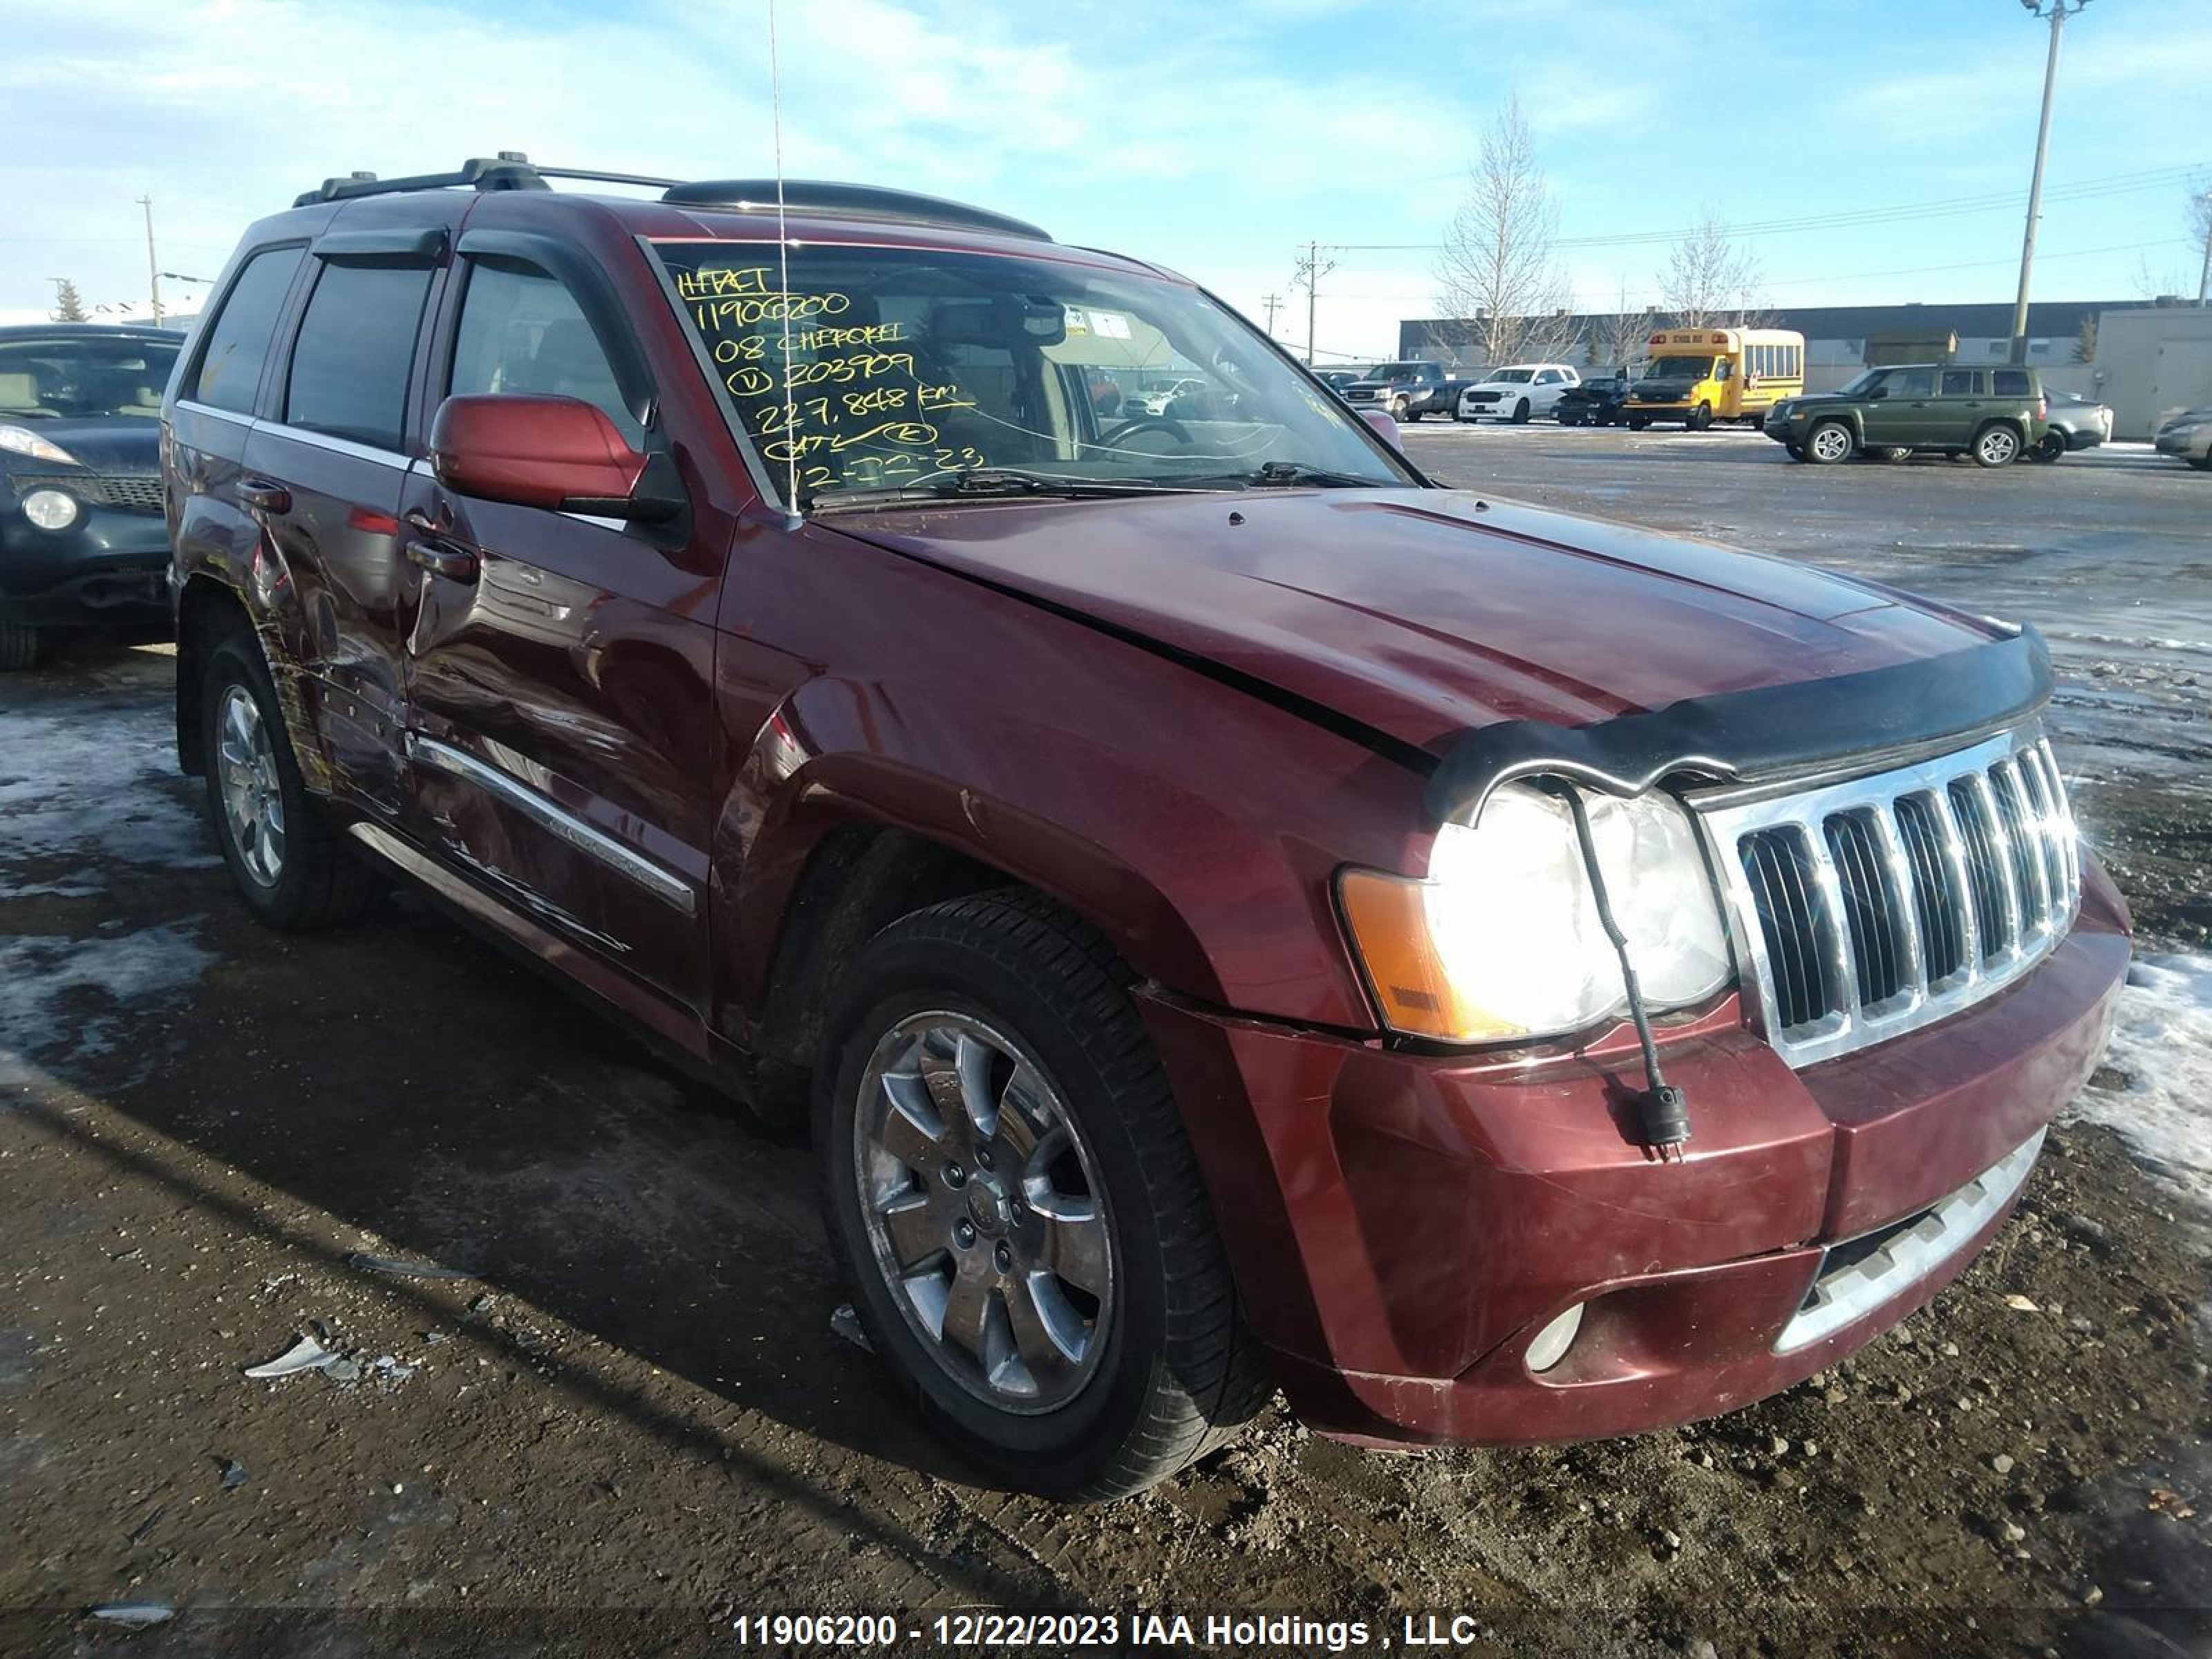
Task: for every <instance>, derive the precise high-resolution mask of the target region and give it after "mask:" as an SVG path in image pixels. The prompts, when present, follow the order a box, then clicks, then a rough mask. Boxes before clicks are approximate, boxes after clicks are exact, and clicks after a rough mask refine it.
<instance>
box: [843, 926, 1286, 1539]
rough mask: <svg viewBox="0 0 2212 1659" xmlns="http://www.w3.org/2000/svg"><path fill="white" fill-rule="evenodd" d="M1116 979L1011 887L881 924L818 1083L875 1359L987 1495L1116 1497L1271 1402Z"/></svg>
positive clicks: (1077, 933) (849, 1255)
mask: <svg viewBox="0 0 2212 1659" xmlns="http://www.w3.org/2000/svg"><path fill="white" fill-rule="evenodd" d="M1129 981H1130V975H1129V973H1128V971H1127V969H1126V968H1124V967H1123V966H1122V965H1121V962H1120V960H1119V958H1118V957H1115V954H1114V952H1113V951H1112V950H1111V948H1110V947H1109V946H1108V945H1107V944H1106V942H1105V941H1104V940H1103V939H1102V938H1101V937H1100V936H1099V935H1098V934H1097V932H1096V931H1095V930H1093V929H1091V927H1088V926H1086V925H1085V924H1084V923H1083V922H1081V921H1079V920H1077V919H1076V918H1075V917H1073V916H1071V915H1068V914H1067V913H1066V912H1065V911H1063V910H1061V909H1060V908H1059V907H1058V906H1057V905H1054V904H1053V903H1051V902H1048V901H1047V900H1045V899H1044V898H1043V897H1042V896H1040V895H1036V894H1033V893H1029V892H1026V891H1022V890H1010V891H1005V892H1000V893H993V894H986V895H983V896H978V897H973V898H966V899H957V900H954V901H952V902H948V903H945V904H939V905H936V906H934V907H933V908H929V909H927V910H922V911H919V912H917V913H915V915H909V916H908V917H906V918H905V919H904V920H902V921H898V922H895V923H894V924H892V925H891V926H890V927H888V928H886V929H885V930H884V932H882V933H878V935H877V936H876V937H875V939H873V940H872V941H871V942H870V943H869V944H868V945H866V947H865V948H864V949H863V950H862V951H861V952H860V957H859V958H858V959H857V960H856V961H855V962H854V964H853V966H852V968H851V969H849V970H848V972H847V974H846V975H845V976H844V983H843V985H842V987H841V989H840V992H839V996H838V1001H837V1005H836V1007H835V1008H834V1009H833V1011H832V1012H831V1016H830V1018H829V1023H828V1024H827V1026H826V1027H825V1034H824V1042H823V1050H822V1054H821V1056H820V1060H819V1064H818V1065H817V1069H816V1079H817V1087H816V1095H815V1126H816V1131H817V1133H816V1137H815V1139H816V1143H817V1147H818V1149H819V1152H820V1156H821V1159H822V1166H821V1167H822V1171H823V1179H824V1182H825V1185H826V1189H827V1194H828V1200H829V1218H830V1229H829V1231H830V1236H831V1239H832V1241H833V1243H834V1245H835V1247H836V1251H837V1254H838V1255H839V1256H840V1258H841V1260H842V1266H843V1267H844V1270H845V1273H846V1276H847V1278H848V1281H849V1283H850V1284H851V1285H852V1288H853V1291H854V1307H855V1308H856V1310H858V1312H859V1314H860V1321H861V1324H862V1326H863V1328H865V1329H866V1332H867V1334H868V1338H869V1340H870V1342H871V1344H872V1346H873V1348H874V1351H875V1352H876V1353H877V1355H878V1357H880V1358H882V1359H883V1360H884V1363H885V1364H887V1365H888V1366H889V1367H890V1370H891V1373H892V1375H893V1376H894V1377H895V1378H896V1381H897V1382H898V1383H899V1384H900V1385H901V1387H902V1389H903V1390H904V1391H905V1392H906V1393H907V1394H908V1395H909V1396H910V1397H911V1398H912V1399H913V1400H914V1401H915V1403H916V1404H917V1405H918V1406H919V1407H920V1408H921V1412H922V1414H923V1415H924V1416H925V1417H926V1418H927V1419H928V1420H929V1421H930V1422H931V1423H932V1425H933V1426H934V1427H935V1428H936V1429H937V1430H938V1431H939V1432H940V1433H942V1434H943V1435H944V1436H945V1437H946V1438H947V1439H948V1440H950V1441H951V1443H953V1444H954V1445H955V1446H956V1447H957V1448H958V1449H960V1450H961V1451H962V1452H963V1453H964V1454H965V1455H967V1456H968V1457H969V1458H970V1459H972V1460H973V1461H974V1462H975V1463H977V1464H978V1465H979V1466H980V1467H981V1469H982V1471H983V1472H984V1474H986V1475H987V1477H988V1478H990V1479H992V1480H994V1481H997V1482H1000V1483H1001V1484H1004V1485H1006V1486H1012V1487H1016V1488H1018V1489H1021V1490H1024V1491H1030V1492H1040V1493H1045V1494H1048V1495H1050V1496H1054V1497H1058V1498H1110V1497H1118V1496H1121V1495H1123V1494H1126V1493H1128V1492H1136V1491H1139V1490H1141V1489H1142V1488H1144V1487H1146V1486H1150V1485H1152V1483H1153V1482H1154V1481H1157V1480H1162V1479H1164V1478H1165V1477H1166V1476H1168V1475H1170V1474H1173V1473H1174V1472H1175V1471H1176V1470H1177V1469H1179V1468H1182V1467H1183V1465H1185V1464H1186V1463H1188V1462H1191V1461H1192V1460H1193V1459H1194V1458H1196V1457H1199V1456H1201V1455H1204V1454H1205V1453H1206V1451H1208V1450H1210V1449H1212V1446H1214V1445H1215V1444H1218V1443H1219V1441H1220V1440H1221V1439H1223V1438H1225V1437H1226V1436H1227V1435H1228V1434H1229V1433H1231V1432H1232V1431H1234V1429H1235V1428H1236V1426H1237V1425H1238V1424H1239V1423H1241V1422H1243V1421H1245V1420H1247V1419H1249V1416H1250V1415H1251V1414H1252V1413H1254V1412H1255V1411H1256V1410H1257V1409H1258V1407H1259V1406H1260V1405H1261V1403H1262V1402H1263V1401H1265V1399H1266V1398H1267V1394H1268V1392H1269V1384H1268V1383H1267V1376H1266V1373H1265V1368H1264V1364H1263V1362H1262V1361H1261V1357H1260V1355H1259V1354H1258V1352H1256V1346H1257V1345H1256V1344H1255V1343H1254V1342H1253V1341H1252V1340H1251V1339H1250V1338H1249V1334H1247V1333H1246V1332H1245V1331H1244V1330H1243V1328H1242V1322H1241V1320H1240V1317H1239V1316H1238V1314H1237V1302H1236V1297H1235V1295H1234V1293H1233V1290H1232V1287H1231V1280H1230V1276H1229V1267H1228V1263H1227V1260H1226V1258H1225V1255H1224V1252H1223V1249H1222V1245H1221V1241H1220V1237H1219V1235H1218V1232H1217V1231H1216V1229H1215V1226H1214V1223H1213V1218H1212V1212H1210V1210H1209V1209H1208V1207H1207V1203H1206V1191H1205V1188H1204V1186H1203V1184H1202V1183H1201V1182H1200V1179H1199V1174H1198V1168H1197V1164H1196V1162H1195V1160H1194V1158H1193V1156H1192V1153H1191V1150H1190V1146H1189V1143H1188V1140H1187V1139H1186V1138H1185V1136H1184V1133H1183V1129H1182V1119H1181V1116H1180V1115H1179V1114H1178V1112H1177V1110H1176V1105H1175V1102H1174V1100H1173V1098H1172V1097H1170V1094H1169V1091H1168V1086H1167V1079H1166V1077H1165V1075H1164V1073H1163V1072H1162V1071H1161V1068H1160V1066H1159V1062H1158V1060H1157V1059H1155V1058H1154V1056H1153V1054H1152V1047H1151V1043H1150V1041H1149V1039H1148V1038H1147V1036H1146V1032H1145V1029H1144V1025H1143V1023H1142V1021H1141V1020H1140V1019H1139V1017H1138V1013H1137V1010H1136V1006H1135V1004H1134V1003H1133V1001H1132V1000H1131V999H1130V996H1129V993H1128V985H1129Z"/></svg>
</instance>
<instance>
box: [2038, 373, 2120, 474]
mask: <svg viewBox="0 0 2212 1659" xmlns="http://www.w3.org/2000/svg"><path fill="white" fill-rule="evenodd" d="M2044 396H2045V398H2048V399H2049V401H2050V405H2051V413H2050V416H2049V420H2050V429H2049V430H2048V431H2046V432H2045V434H2044V435H2043V439H2042V441H2041V442H2039V443H2038V444H2037V445H2036V446H2035V447H2033V448H2032V449H2030V450H2029V451H2028V452H2027V459H2029V460H2031V461H2055V460H2057V459H2058V458H2059V457H2060V456H2062V455H2064V454H2066V453H2069V451H2072V450H2076V449H2094V448H2095V447H2097V446H2098V445H2099V444H2106V443H2110V442H2112V410H2111V408H2110V407H2109V406H2107V405H2106V404H2100V403H2099V402H2098V401H2097V400H2096V399H2095V398H2084V397H2081V396H2080V395H2079V394H2078V393H2075V392H2051V391H2047V390H2046V391H2045V393H2044Z"/></svg>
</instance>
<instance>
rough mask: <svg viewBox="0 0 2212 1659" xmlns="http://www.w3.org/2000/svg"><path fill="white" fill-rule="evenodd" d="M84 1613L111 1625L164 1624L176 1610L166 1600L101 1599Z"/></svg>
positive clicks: (173, 1615) (172, 1616)
mask: <svg viewBox="0 0 2212 1659" xmlns="http://www.w3.org/2000/svg"><path fill="white" fill-rule="evenodd" d="M85 1613H86V1616H87V1617H88V1618H93V1619H105V1620H107V1621H108V1623H110V1624H112V1625H166V1624H167V1623H168V1621H169V1620H172V1619H173V1618H175V1617H176V1616H177V1610H176V1609H175V1608H174V1607H171V1606H170V1605H169V1604H168V1603H167V1601H103V1602H101V1603H100V1606H98V1607H87V1608H86V1609H85Z"/></svg>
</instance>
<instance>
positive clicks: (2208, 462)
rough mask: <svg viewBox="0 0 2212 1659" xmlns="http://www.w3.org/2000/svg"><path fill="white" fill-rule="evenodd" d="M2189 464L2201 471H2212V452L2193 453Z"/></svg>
mask: <svg viewBox="0 0 2212 1659" xmlns="http://www.w3.org/2000/svg"><path fill="white" fill-rule="evenodd" d="M2189 464H2190V465H2191V466H2193V467H2195V468H2196V469H2197V471H2199V472H2212V454H2206V455H2192V456H2191V457H2190V458H2189Z"/></svg>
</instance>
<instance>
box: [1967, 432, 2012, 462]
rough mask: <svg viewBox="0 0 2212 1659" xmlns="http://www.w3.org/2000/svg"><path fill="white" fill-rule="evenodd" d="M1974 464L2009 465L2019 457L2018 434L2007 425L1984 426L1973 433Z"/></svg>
mask: <svg viewBox="0 0 2212 1659" xmlns="http://www.w3.org/2000/svg"><path fill="white" fill-rule="evenodd" d="M1973 456H1974V465H1976V466H2010V465H2012V464H2013V463H2014V462H2015V461H2016V460H2018V459H2020V434H2019V433H2017V432H2015V431H2014V430H2013V428H2010V427H2008V426H1985V427H1984V428H1982V429H1981V430H1980V431H1979V432H1978V433H1976V434H1975V435H1974V448H1973Z"/></svg>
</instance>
